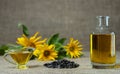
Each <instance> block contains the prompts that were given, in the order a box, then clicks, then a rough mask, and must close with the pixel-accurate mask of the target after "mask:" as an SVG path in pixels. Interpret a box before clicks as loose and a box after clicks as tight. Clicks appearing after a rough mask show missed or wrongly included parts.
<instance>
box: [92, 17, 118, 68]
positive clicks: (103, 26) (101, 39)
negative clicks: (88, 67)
mask: <svg viewBox="0 0 120 74" xmlns="http://www.w3.org/2000/svg"><path fill="white" fill-rule="evenodd" d="M109 18H110V17H109V16H97V19H98V20H99V24H97V26H96V28H95V31H94V32H93V33H92V34H90V59H91V63H92V67H93V68H113V67H114V65H115V62H116V53H115V33H114V32H110V30H109V23H108V20H109Z"/></svg>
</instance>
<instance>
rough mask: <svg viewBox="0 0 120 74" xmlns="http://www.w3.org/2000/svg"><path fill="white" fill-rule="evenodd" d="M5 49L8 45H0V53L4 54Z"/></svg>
mask: <svg viewBox="0 0 120 74" xmlns="http://www.w3.org/2000/svg"><path fill="white" fill-rule="evenodd" d="M6 50H8V46H7V45H1V46H0V55H4V54H5V51H6Z"/></svg>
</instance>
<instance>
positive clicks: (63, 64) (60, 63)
mask: <svg viewBox="0 0 120 74" xmlns="http://www.w3.org/2000/svg"><path fill="white" fill-rule="evenodd" d="M44 66H45V67H47V68H60V69H62V68H77V67H79V64H77V63H75V62H74V61H69V60H66V59H62V60H57V61H53V62H50V63H45V64H44Z"/></svg>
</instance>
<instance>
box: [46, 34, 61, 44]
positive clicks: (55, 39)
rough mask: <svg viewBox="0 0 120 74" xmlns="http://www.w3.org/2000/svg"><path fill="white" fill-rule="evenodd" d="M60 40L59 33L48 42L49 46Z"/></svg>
mask: <svg viewBox="0 0 120 74" xmlns="http://www.w3.org/2000/svg"><path fill="white" fill-rule="evenodd" d="M58 38H59V33H57V34H54V35H52V36H51V37H50V38H49V39H48V41H47V43H48V45H50V44H55V43H56V42H57V41H58Z"/></svg>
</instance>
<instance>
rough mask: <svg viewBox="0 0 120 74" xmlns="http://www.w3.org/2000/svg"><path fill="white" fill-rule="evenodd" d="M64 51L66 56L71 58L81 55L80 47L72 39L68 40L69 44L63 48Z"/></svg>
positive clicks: (77, 42)
mask: <svg viewBox="0 0 120 74" xmlns="http://www.w3.org/2000/svg"><path fill="white" fill-rule="evenodd" d="M64 48H65V50H66V52H67V53H66V55H70V57H71V58H77V57H80V55H82V51H81V50H82V45H80V43H79V41H78V40H74V39H73V38H70V42H69V43H68V44H67V45H66V46H64Z"/></svg>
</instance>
